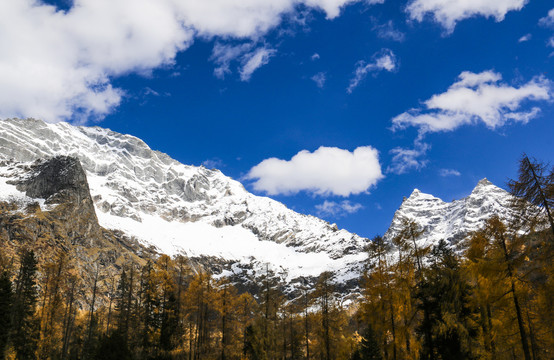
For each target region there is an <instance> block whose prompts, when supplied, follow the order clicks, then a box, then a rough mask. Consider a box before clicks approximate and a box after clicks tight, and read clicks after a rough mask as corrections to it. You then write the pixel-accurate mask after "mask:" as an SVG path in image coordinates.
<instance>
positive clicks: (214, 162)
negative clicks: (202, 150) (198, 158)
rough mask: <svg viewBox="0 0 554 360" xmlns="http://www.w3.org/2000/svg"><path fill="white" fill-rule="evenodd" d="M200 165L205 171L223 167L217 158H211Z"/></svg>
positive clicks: (221, 161)
mask: <svg viewBox="0 0 554 360" xmlns="http://www.w3.org/2000/svg"><path fill="white" fill-rule="evenodd" d="M202 165H203V166H204V167H205V168H207V169H221V168H222V167H224V166H225V164H224V163H223V160H221V159H219V158H213V159H208V160H204V161H202Z"/></svg>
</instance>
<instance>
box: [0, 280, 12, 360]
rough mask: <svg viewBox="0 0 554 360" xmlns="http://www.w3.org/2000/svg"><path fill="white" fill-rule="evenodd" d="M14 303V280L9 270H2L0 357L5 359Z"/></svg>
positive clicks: (0, 286) (0, 284) (0, 288)
mask: <svg viewBox="0 0 554 360" xmlns="http://www.w3.org/2000/svg"><path fill="white" fill-rule="evenodd" d="M12 303H13V290H12V282H11V280H10V273H9V272H8V271H7V270H1V272H0V324H2V325H1V326H0V359H4V356H5V353H6V347H7V345H8V337H9V334H10V331H11V328H12V323H11V320H12V319H11V311H12Z"/></svg>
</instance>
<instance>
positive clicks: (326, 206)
mask: <svg viewBox="0 0 554 360" xmlns="http://www.w3.org/2000/svg"><path fill="white" fill-rule="evenodd" d="M363 208H364V207H363V206H362V204H358V203H353V202H351V201H349V200H343V201H341V202H335V201H329V200H325V201H324V202H323V204H319V205H316V206H315V209H316V212H317V215H318V216H322V217H323V216H332V217H343V216H346V215H349V214H354V213H356V212H358V211H360V210H361V209H363Z"/></svg>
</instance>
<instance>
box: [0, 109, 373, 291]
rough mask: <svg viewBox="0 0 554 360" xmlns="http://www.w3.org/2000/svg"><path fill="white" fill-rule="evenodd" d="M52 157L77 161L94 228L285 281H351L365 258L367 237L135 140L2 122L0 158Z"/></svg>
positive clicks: (34, 123)
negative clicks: (325, 275) (326, 275)
mask: <svg viewBox="0 0 554 360" xmlns="http://www.w3.org/2000/svg"><path fill="white" fill-rule="evenodd" d="M57 155H67V156H74V157H76V158H78V159H79V161H80V162H81V164H82V166H83V168H84V170H85V172H86V175H87V178H88V182H89V186H90V192H91V195H92V199H93V200H94V206H95V209H96V214H97V216H98V221H99V223H100V225H101V226H103V227H104V228H108V229H117V230H121V231H123V232H124V233H126V234H128V235H130V236H133V237H135V238H136V239H137V240H138V241H140V242H141V243H143V244H145V245H152V246H154V247H155V248H156V249H157V250H158V251H159V252H163V253H167V254H170V255H172V254H176V253H184V254H186V255H188V256H189V257H213V258H219V259H222V260H225V261H231V263H242V264H251V263H256V264H258V266H256V267H255V268H258V269H261V268H263V267H265V266H263V265H264V264H266V263H267V264H269V267H270V269H271V270H273V271H274V272H276V273H281V276H282V277H283V278H284V279H286V280H288V281H291V280H292V279H294V278H298V277H303V276H308V277H312V276H318V275H319V274H320V273H321V272H322V271H325V270H331V271H336V272H338V277H339V278H340V279H341V280H351V279H355V278H357V275H358V274H359V268H360V262H361V261H362V260H363V259H365V257H366V255H365V253H364V252H363V248H364V244H365V243H366V242H367V239H364V238H361V237H359V236H357V235H355V234H352V233H349V232H347V231H346V230H339V229H337V227H336V226H335V225H331V224H329V223H327V222H325V221H323V220H321V219H318V218H315V217H313V216H307V215H301V214H298V213H296V212H294V211H292V210H289V209H287V208H286V207H285V206H284V205H283V204H281V203H279V202H276V201H274V200H271V199H269V198H265V197H259V196H255V195H253V194H250V193H249V192H247V191H246V190H245V189H244V187H243V186H242V185H241V184H240V183H239V182H237V181H235V180H232V179H231V178H229V177H226V176H225V175H223V174H222V173H221V172H220V171H218V170H209V169H206V168H204V167H195V166H188V165H183V164H181V163H179V162H177V161H176V160H173V159H172V158H170V157H169V156H167V155H166V154H163V153H160V152H158V151H153V150H151V149H150V148H149V147H148V146H147V145H146V144H145V143H144V142H143V141H142V140H140V139H138V138H136V137H133V136H130V135H123V134H119V133H116V132H113V131H110V130H107V129H103V128H99V127H76V126H72V125H69V124H67V123H58V124H47V123H45V122H43V121H40V120H34V119H27V120H21V119H8V120H2V121H0V159H5V160H9V159H12V160H13V161H16V162H19V163H28V162H32V161H35V160H36V159H44V158H50V157H53V156H57ZM2 173H3V174H4V175H3V176H8V175H7V171H6V169H1V168H0V174H2ZM3 187H4V188H6V187H8V188H9V185H7V184H6V183H5V182H4V185H3ZM6 191H8V192H10V191H11V192H13V191H14V189H11V188H9V189H7V190H6ZM227 268H228V271H232V272H239V273H240V272H245V271H251V270H245V269H244V267H241V266H227ZM237 275H239V274H237Z"/></svg>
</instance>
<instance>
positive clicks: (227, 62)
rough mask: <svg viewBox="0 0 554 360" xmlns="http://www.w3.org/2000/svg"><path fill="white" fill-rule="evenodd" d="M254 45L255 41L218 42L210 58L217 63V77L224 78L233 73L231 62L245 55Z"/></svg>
mask: <svg viewBox="0 0 554 360" xmlns="http://www.w3.org/2000/svg"><path fill="white" fill-rule="evenodd" d="M252 47H254V44H253V43H245V44H239V45H229V44H222V43H220V42H216V43H215V45H214V48H213V50H212V56H211V57H210V60H212V61H213V62H214V63H215V64H216V65H217V66H216V67H215V69H214V75H215V77H217V78H218V79H224V78H225V75H227V74H230V73H231V68H230V66H231V62H232V61H234V60H236V59H238V58H240V57H242V56H244V54H246V53H248V52H249V51H250V50H251V49H252Z"/></svg>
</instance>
